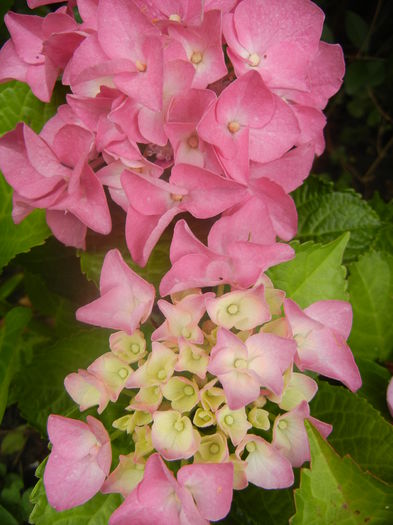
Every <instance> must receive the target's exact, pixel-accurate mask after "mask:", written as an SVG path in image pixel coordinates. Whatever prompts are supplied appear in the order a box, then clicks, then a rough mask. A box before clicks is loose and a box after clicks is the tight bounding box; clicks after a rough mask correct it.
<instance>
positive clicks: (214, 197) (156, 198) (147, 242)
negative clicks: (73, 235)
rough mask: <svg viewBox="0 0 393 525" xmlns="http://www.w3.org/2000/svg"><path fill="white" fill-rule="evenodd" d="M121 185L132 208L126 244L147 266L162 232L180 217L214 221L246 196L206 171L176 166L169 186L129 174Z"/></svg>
mask: <svg viewBox="0 0 393 525" xmlns="http://www.w3.org/2000/svg"><path fill="white" fill-rule="evenodd" d="M121 183H122V186H123V188H124V191H125V193H126V196H127V199H128V202H129V205H128V208H127V221H126V241H127V246H128V248H129V250H130V253H131V255H132V257H133V259H134V260H135V261H136V262H138V263H139V264H142V265H145V264H146V262H147V259H148V257H149V255H150V253H151V251H152V249H153V248H154V246H155V245H156V243H157V242H158V240H159V238H160V236H161V234H162V232H163V231H164V230H165V229H166V227H167V226H168V225H169V224H170V222H171V221H172V219H173V218H174V217H175V216H176V215H177V214H179V213H182V212H185V211H188V212H189V213H191V214H192V215H193V216H194V217H198V218H208V217H213V216H215V215H217V214H219V213H221V212H222V211H224V210H226V209H227V208H230V207H231V206H233V205H234V204H236V203H237V202H239V200H240V199H242V197H243V195H244V194H245V189H244V188H240V191H239V188H238V186H239V185H238V184H236V183H234V182H231V181H228V180H226V179H224V178H222V177H220V176H219V175H216V174H214V173H212V172H209V171H207V170H203V169H202V168H197V167H194V166H187V165H185V164H181V165H178V166H175V167H174V168H173V170H172V175H171V177H170V179H169V182H166V181H164V180H162V179H153V178H151V177H148V176H146V175H143V174H132V173H130V172H129V171H126V172H124V173H123V174H122V176H121Z"/></svg>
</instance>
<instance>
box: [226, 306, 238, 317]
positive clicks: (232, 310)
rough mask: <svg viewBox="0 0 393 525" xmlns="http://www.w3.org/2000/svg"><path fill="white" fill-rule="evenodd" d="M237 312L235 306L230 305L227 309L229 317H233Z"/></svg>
mask: <svg viewBox="0 0 393 525" xmlns="http://www.w3.org/2000/svg"><path fill="white" fill-rule="evenodd" d="M238 311H239V307H238V305H237V304H230V305H229V306H228V307H227V312H228V313H229V314H230V315H235V314H237V313H238Z"/></svg>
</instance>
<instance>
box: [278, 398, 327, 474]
mask: <svg viewBox="0 0 393 525" xmlns="http://www.w3.org/2000/svg"><path fill="white" fill-rule="evenodd" d="M305 419H308V420H309V421H310V422H311V423H312V424H313V425H314V426H315V427H316V428H317V429H318V431H319V432H320V434H321V435H322V436H323V437H324V438H327V437H328V435H329V434H330V433H331V431H332V430H333V427H332V425H329V424H328V423H324V422H322V421H319V420H318V419H315V418H313V417H311V416H310V407H309V406H308V403H307V402H306V401H302V402H301V403H300V404H299V405H298V406H297V407H296V408H294V409H292V410H290V411H289V412H286V413H285V414H283V415H281V416H278V417H277V418H276V419H275V421H274V426H273V441H272V445H273V446H274V448H276V449H277V450H278V451H279V452H280V453H281V454H282V455H283V456H285V457H286V458H288V460H289V461H290V462H291V465H292V466H293V467H301V466H302V465H303V463H304V462H305V461H310V445H309V442H308V436H307V431H306V428H305V426H304V420H305Z"/></svg>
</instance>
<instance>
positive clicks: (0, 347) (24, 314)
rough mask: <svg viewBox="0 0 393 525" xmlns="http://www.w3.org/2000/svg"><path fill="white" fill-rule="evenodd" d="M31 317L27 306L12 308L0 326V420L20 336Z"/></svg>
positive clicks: (5, 404) (17, 353) (17, 355)
mask: <svg viewBox="0 0 393 525" xmlns="http://www.w3.org/2000/svg"><path fill="white" fill-rule="evenodd" d="M30 318H31V312H30V310H28V309H27V308H21V307H17V308H13V309H12V310H10V311H9V312H8V314H7V315H6V316H5V318H4V323H3V325H2V326H1V328H0V422H1V420H2V419H3V415H4V411H5V408H6V406H7V399H8V389H9V386H10V382H11V379H12V377H13V375H14V373H15V371H16V368H17V365H18V360H19V351H20V344H21V336H22V332H23V330H24V329H25V328H26V326H27V324H28V322H29V321H30Z"/></svg>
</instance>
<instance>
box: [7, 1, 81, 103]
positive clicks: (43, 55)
mask: <svg viewBox="0 0 393 525" xmlns="http://www.w3.org/2000/svg"><path fill="white" fill-rule="evenodd" d="M65 11H66V9H65V8H60V9H59V10H58V11H56V12H55V13H50V14H49V15H47V16H46V17H45V18H42V17H40V16H31V15H20V14H17V13H12V12H9V13H7V14H6V16H5V18H4V21H5V24H6V25H7V29H8V31H9V32H10V35H11V39H10V40H8V41H7V42H6V43H5V45H4V46H3V47H2V49H1V50H0V80H1V81H4V80H11V79H17V80H20V81H21V82H26V83H27V84H28V85H29V86H30V88H31V90H32V91H33V93H34V94H35V95H36V97H38V98H39V99H41V100H42V101H43V102H49V101H50V98H51V95H52V91H53V88H54V85H55V82H56V80H57V77H58V75H59V73H60V70H61V69H62V68H64V67H65V65H66V64H67V62H68V61H69V60H70V58H71V56H72V54H73V52H74V51H75V49H76V48H77V47H78V46H79V45H80V43H81V42H82V41H83V40H84V38H85V36H86V35H85V34H84V33H82V32H80V31H78V29H79V28H78V24H77V23H76V22H75V20H74V19H73V18H72V17H71V16H68V15H67V14H66V12H65Z"/></svg>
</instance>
